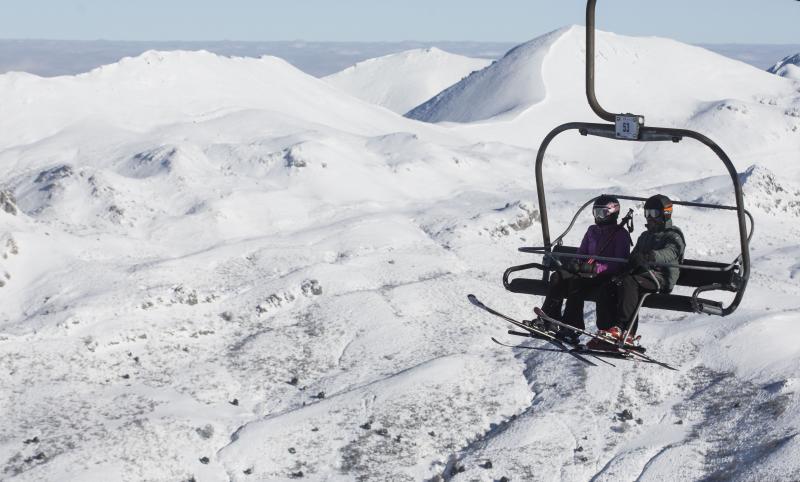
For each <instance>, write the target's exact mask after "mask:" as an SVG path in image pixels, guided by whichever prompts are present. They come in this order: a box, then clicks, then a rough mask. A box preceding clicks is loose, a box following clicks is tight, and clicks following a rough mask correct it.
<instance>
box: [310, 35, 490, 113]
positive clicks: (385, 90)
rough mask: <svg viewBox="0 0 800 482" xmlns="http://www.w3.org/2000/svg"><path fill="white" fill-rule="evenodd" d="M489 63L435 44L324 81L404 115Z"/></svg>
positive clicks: (361, 65) (367, 62) (363, 64)
mask: <svg viewBox="0 0 800 482" xmlns="http://www.w3.org/2000/svg"><path fill="white" fill-rule="evenodd" d="M490 63H491V60H487V59H475V58H470V57H464V56H463V55H456V54H451V53H449V52H445V51H443V50H440V49H437V48H435V47H432V48H427V49H415V50H408V51H405V52H400V53H396V54H391V55H386V56H384V57H378V58H375V59H370V60H365V61H363V62H359V63H357V64H355V65H353V66H351V67H348V68H346V69H344V70H342V71H341V72H337V73H335V74H332V75H329V76H327V77H324V80H326V81H327V82H329V83H330V84H331V85H334V86H336V87H337V88H339V89H342V90H343V91H345V92H348V93H350V94H351V95H354V96H356V97H358V98H359V99H363V100H365V101H367V102H371V103H373V104H378V105H381V106H383V107H386V108H387V109H389V110H392V111H394V112H397V113H398V114H405V113H406V112H408V111H409V110H410V109H411V108H413V107H416V106H417V105H419V104H421V103H423V102H425V101H426V100H428V99H430V98H431V97H433V96H434V95H436V94H438V93H439V92H441V91H442V90H444V89H446V88H447V87H449V86H451V85H453V84H454V83H456V82H458V81H459V80H461V79H462V78H464V77H465V76H467V75H469V74H470V73H471V72H473V71H477V70H481V69H483V68H484V67H486V66H487V65H489V64H490Z"/></svg>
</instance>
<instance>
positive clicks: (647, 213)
mask: <svg viewBox="0 0 800 482" xmlns="http://www.w3.org/2000/svg"><path fill="white" fill-rule="evenodd" d="M671 214H672V206H666V207H665V208H664V209H645V210H644V217H645V218H660V217H666V216H669V215H671Z"/></svg>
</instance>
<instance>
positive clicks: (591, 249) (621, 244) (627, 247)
mask: <svg viewBox="0 0 800 482" xmlns="http://www.w3.org/2000/svg"><path fill="white" fill-rule="evenodd" d="M630 253H631V235H630V234H628V231H627V230H626V229H625V228H623V227H622V226H618V225H616V224H606V225H602V226H599V225H597V224H593V225H591V226H589V229H587V230H586V234H585V235H583V241H581V246H580V248H578V254H588V255H595V256H607V257H609V258H627V257H628V255H630ZM590 262H594V263H595V264H596V265H597V271H596V272H597V274H602V273H605V274H607V275H615V274H618V273H620V272H621V271H622V270H623V269H624V268H625V264H624V263H604V262H600V261H590Z"/></svg>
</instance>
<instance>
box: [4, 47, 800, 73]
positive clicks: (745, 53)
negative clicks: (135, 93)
mask: <svg viewBox="0 0 800 482" xmlns="http://www.w3.org/2000/svg"><path fill="white" fill-rule="evenodd" d="M517 44H518V42H446V41H443V42H417V41H407V42H305V41H302V40H297V41H285V42H236V41H220V42H155V41H153V42H123V41H108V40H94V41H72V40H0V74H2V73H4V72H9V71H23V72H29V73H32V74H36V75H41V76H45V77H52V76H55V75H69V74H78V73H81V72H88V71H89V70H91V69H93V68H95V67H99V66H100V65H105V64H110V63H113V62H116V61H118V60H119V59H121V58H123V57H135V56H137V55H140V54H142V53H144V52H146V51H148V50H161V51H166V50H208V51H209V52H213V53H216V54H219V55H232V56H244V57H261V56H262V55H273V56H276V57H281V58H283V59H286V60H287V61H288V62H289V63H291V64H292V65H294V66H295V67H297V68H299V69H300V70H302V71H304V72H306V73H308V74H311V75H314V76H317V77H322V76H325V75H330V74H333V73H335V72H338V71H340V70H343V69H345V68H347V67H349V66H351V65H353V64H355V63H358V62H362V61H364V60H367V59H371V58H375V57H381V56H384V55H389V54H393V53H398V52H402V51H406V50H412V49H420V48H429V47H437V48H439V49H442V50H445V51H447V52H450V53H454V54H458V55H464V56H467V57H475V58H484V59H497V58H500V57H502V56H503V54H505V53H506V52H507V51H508V50H510V49H512V48H513V47H514V46H516V45H517ZM700 46H701V47H704V48H707V49H709V50H712V51H714V52H717V53H720V54H722V55H725V56H727V57H731V58H734V59H736V60H741V61H742V62H746V63H749V64H751V65H753V66H755V67H758V68H760V69H766V68H767V67H769V66H771V65H773V64H774V63H775V62H776V61H777V60H778V59H781V58H783V57H785V56H786V55H788V54H790V53H794V52H800V44H794V45H769V44H764V45H761V44H756V45H749V44H701V45H700Z"/></svg>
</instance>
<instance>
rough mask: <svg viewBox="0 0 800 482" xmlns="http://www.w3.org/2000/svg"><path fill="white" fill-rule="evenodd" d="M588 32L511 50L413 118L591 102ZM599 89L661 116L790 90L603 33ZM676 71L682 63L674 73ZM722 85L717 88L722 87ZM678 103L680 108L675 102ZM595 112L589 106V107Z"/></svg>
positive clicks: (662, 45)
mask: <svg viewBox="0 0 800 482" xmlns="http://www.w3.org/2000/svg"><path fill="white" fill-rule="evenodd" d="M584 42H585V29H584V28H583V27H577V26H573V27H568V28H564V29H560V30H556V31H554V32H551V33H549V34H547V35H544V36H542V37H539V38H536V39H534V40H532V41H530V42H527V43H525V44H522V45H520V46H518V47H516V48H514V49H512V50H511V51H509V52H508V53H507V54H506V55H505V56H504V57H503V58H501V59H500V60H498V61H497V62H495V63H494V64H493V65H492V66H491V67H489V68H487V69H485V70H481V71H478V72H474V73H472V74H471V75H469V76H468V77H466V78H465V79H463V80H462V81H460V82H458V83H457V84H455V85H453V86H452V87H450V88H448V89H446V90H445V91H443V92H441V93H440V94H439V95H437V96H436V97H435V98H433V99H431V100H430V101H428V102H426V103H424V104H422V105H420V106H418V107H417V108H415V109H414V110H412V111H411V112H409V113H408V117H410V118H413V119H419V120H424V121H426V122H441V121H451V122H474V121H480V120H485V119H489V118H500V119H506V120H507V119H513V118H516V117H519V116H520V115H522V114H525V113H527V112H529V111H541V110H542V109H543V108H545V107H547V106H552V105H561V104H563V103H565V102H568V104H567V105H566V106H564V107H562V109H563V110H569V111H573V109H575V107H574V106H575V105H580V104H583V105H585V104H586V101H585V95H584V96H580V95H577V96H576V95H575V94H576V93H581V92H582V90H583V85H584V77H583V75H581V74H583V72H584V68H585V67H584V60H585V59H584V56H585V53H584V52H585V50H584V47H583V44H584ZM596 43H597V45H596V56H597V58H598V60H597V62H596V63H597V66H596V69H597V80H596V86H597V92H598V97H600V96H602V98H601V99H600V100H601V102H602V103H603V104H604V106H605V107H606V108H609V109H611V110H612V111H615V112H616V111H618V110H622V107H617V106H624V108H625V109H629V110H631V111H632V112H641V113H642V114H644V115H647V114H648V113H650V112H652V113H654V114H655V115H656V116H657V117H661V116H663V114H660V113H661V112H664V111H667V112H669V111H676V112H685V111H686V109H687V108H688V107H691V106H692V105H693V104H694V103H696V102H698V101H708V100H716V99H720V98H727V97H732V98H743V97H749V96H752V95H753V90H754V89H753V87H754V86H760V88H762V89H764V90H770V89H773V90H781V89H783V90H788V89H790V87H791V86H789V85H781V83H780V81H778V80H775V79H770V78H769V76H768V75H766V74H765V73H764V72H763V71H761V70H759V69H756V68H754V67H751V66H749V65H746V64H744V63H741V62H738V61H735V60H731V59H729V58H727V57H723V56H721V55H718V54H715V53H713V52H710V51H708V50H705V49H702V48H700V47H694V46H691V45H686V44H683V43H680V42H676V41H674V40H670V39H664V38H655V37H653V38H632V37H626V36H621V35H616V34H613V33H607V32H598V33H597V40H596ZM676 66H683V67H684V69H683V70H682V71H681V74H680V75H677V76H676V75H675V74H674V71H675V68H676ZM715 86H716V87H715ZM676 103H677V105H676ZM586 108H587V109H588V107H586Z"/></svg>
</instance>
